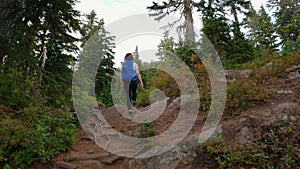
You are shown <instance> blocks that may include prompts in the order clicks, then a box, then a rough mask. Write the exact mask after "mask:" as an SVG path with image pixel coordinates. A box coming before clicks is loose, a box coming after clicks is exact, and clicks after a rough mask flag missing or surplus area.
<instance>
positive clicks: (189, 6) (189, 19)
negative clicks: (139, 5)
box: [147, 0, 195, 43]
mask: <svg viewBox="0 0 300 169" xmlns="http://www.w3.org/2000/svg"><path fill="white" fill-rule="evenodd" d="M152 3H153V4H152V6H148V7H147V9H148V10H149V11H150V12H153V13H150V16H153V17H156V20H158V21H160V20H161V19H162V18H164V17H165V16H166V15H169V14H172V13H173V14H174V13H180V14H181V17H184V19H185V23H184V25H183V26H182V27H181V28H183V29H184V36H185V41H186V42H192V43H193V42H195V32H194V25H193V24H194V20H193V15H192V13H193V11H192V10H193V6H194V1H192V0H179V1H175V0H168V1H167V2H166V1H163V2H162V4H159V3H157V2H152ZM175 23H176V22H174V23H173V24H171V26H173V25H174V24H175Z"/></svg>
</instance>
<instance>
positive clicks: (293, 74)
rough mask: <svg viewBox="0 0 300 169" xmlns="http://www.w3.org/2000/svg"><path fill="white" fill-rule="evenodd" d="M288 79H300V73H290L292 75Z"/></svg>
mask: <svg viewBox="0 0 300 169" xmlns="http://www.w3.org/2000/svg"><path fill="white" fill-rule="evenodd" d="M288 77H289V78H290V79H296V78H299V77H300V72H299V71H295V72H290V74H289V75H288Z"/></svg>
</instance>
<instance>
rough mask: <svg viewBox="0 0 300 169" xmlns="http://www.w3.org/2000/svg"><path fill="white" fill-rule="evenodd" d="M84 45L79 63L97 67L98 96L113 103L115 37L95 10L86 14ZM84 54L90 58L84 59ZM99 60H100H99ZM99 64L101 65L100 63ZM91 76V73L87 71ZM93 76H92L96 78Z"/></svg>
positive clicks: (109, 103) (101, 99) (104, 101)
mask: <svg viewBox="0 0 300 169" xmlns="http://www.w3.org/2000/svg"><path fill="white" fill-rule="evenodd" d="M81 35H82V47H84V51H83V55H82V54H81V55H80V56H81V57H80V58H79V62H80V63H79V65H80V66H83V65H85V67H87V68H88V67H93V66H94V67H97V66H98V70H97V73H96V74H95V76H96V84H95V88H96V89H95V92H96V97H97V99H99V100H100V101H101V102H103V103H104V104H106V105H108V106H111V105H113V102H112V98H111V92H110V90H111V81H112V76H113V74H114V71H115V69H114V68H113V66H114V62H113V59H114V52H113V48H114V42H113V41H114V37H113V36H110V35H109V33H108V32H107V31H106V30H105V29H104V21H103V19H101V20H99V19H98V18H97V16H96V13H95V11H92V12H91V13H90V14H88V15H86V20H84V21H83V25H82V29H81ZM84 55H86V56H88V58H85V59H84V57H85V56H84ZM98 61H99V62H98ZM98 64H99V65H98ZM86 73H87V74H88V75H87V76H89V75H90V73H89V72H86ZM95 76H94V77H93V76H91V77H90V78H95Z"/></svg>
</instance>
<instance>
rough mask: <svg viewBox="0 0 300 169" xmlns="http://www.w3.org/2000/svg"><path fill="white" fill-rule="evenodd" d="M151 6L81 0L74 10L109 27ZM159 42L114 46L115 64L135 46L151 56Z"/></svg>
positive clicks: (134, 0) (255, 0) (256, 1)
mask: <svg viewBox="0 0 300 169" xmlns="http://www.w3.org/2000/svg"><path fill="white" fill-rule="evenodd" d="M266 1H267V0H252V4H253V6H254V7H255V9H256V10H258V9H259V7H260V6H261V5H264V6H265V4H266ZM151 5H152V0H81V2H80V3H78V4H77V5H76V9H77V10H79V11H81V12H82V13H85V14H88V13H90V12H91V11H92V10H94V11H95V12H96V13H97V16H98V18H103V19H104V22H105V25H109V24H111V23H114V22H116V21H118V20H119V19H122V18H124V17H126V16H132V15H135V14H146V13H148V10H147V9H146V7H147V6H151ZM194 21H195V25H196V24H197V22H199V23H200V18H199V13H195V15H194ZM149 38H150V39H151V40H150V39H149ZM159 42H160V38H159V37H157V36H156V37H153V36H152V37H149V35H147V37H141V36H140V37H139V38H137V37H132V38H130V39H128V40H126V41H124V42H122V44H119V45H117V46H116V49H115V52H116V56H115V57H116V59H115V62H120V60H122V58H123V56H125V54H126V53H127V52H133V51H134V50H135V47H136V45H138V47H139V51H140V55H153V54H154V53H153V50H152V51H151V50H150V49H154V48H156V47H157V45H158V44H159ZM151 52H152V54H151ZM142 57H143V56H142ZM152 57H153V56H152Z"/></svg>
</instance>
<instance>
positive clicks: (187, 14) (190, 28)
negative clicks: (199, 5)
mask: <svg viewBox="0 0 300 169" xmlns="http://www.w3.org/2000/svg"><path fill="white" fill-rule="evenodd" d="M183 3H184V11H183V12H184V18H185V26H186V31H185V41H190V42H195V31H194V21H193V15H192V0H184V2H183Z"/></svg>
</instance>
